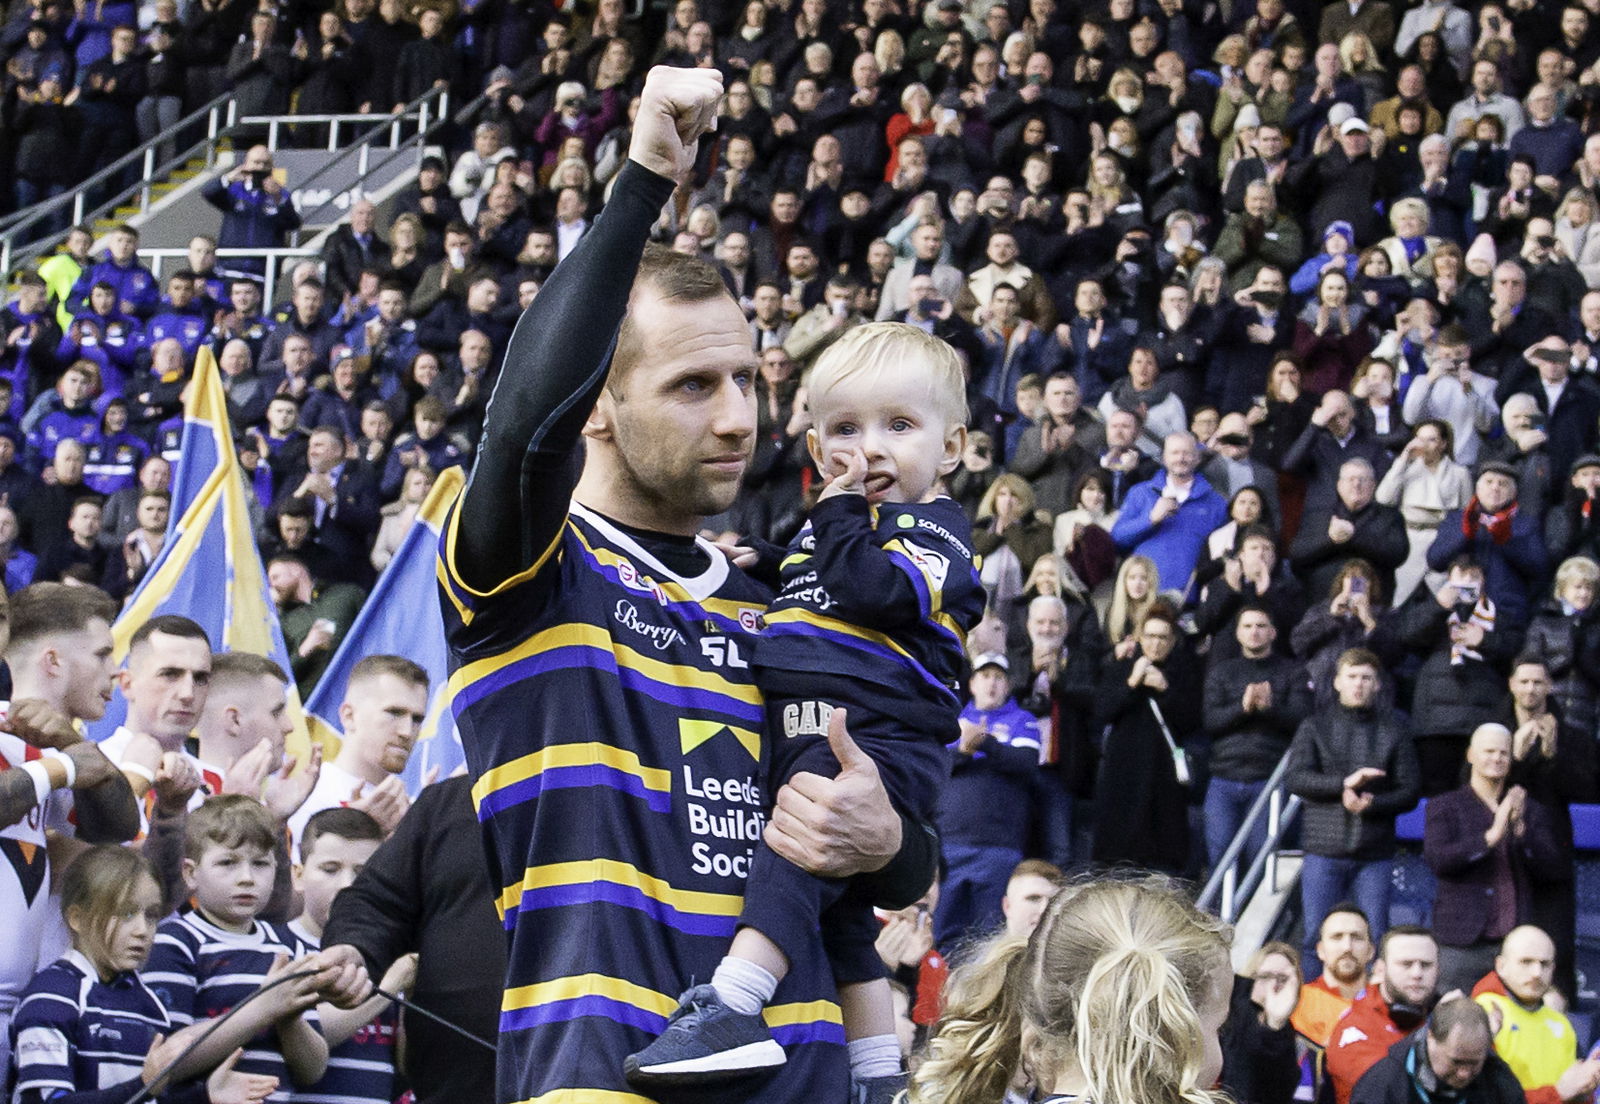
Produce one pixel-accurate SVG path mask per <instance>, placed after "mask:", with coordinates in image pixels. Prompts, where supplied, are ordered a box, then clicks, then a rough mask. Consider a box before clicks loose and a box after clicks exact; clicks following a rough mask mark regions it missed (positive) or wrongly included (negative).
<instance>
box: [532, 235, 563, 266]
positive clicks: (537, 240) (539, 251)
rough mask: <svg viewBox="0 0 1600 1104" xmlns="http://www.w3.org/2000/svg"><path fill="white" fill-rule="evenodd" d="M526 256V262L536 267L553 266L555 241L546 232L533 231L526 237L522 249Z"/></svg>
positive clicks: (552, 236) (554, 261)
mask: <svg viewBox="0 0 1600 1104" xmlns="http://www.w3.org/2000/svg"><path fill="white" fill-rule="evenodd" d="M524 249H525V252H526V253H527V254H528V262H529V263H530V264H536V265H553V264H555V263H556V239H555V237H554V235H552V234H550V233H549V232H548V231H535V232H533V233H531V234H529V235H528V240H527V243H526V245H525V247H524Z"/></svg>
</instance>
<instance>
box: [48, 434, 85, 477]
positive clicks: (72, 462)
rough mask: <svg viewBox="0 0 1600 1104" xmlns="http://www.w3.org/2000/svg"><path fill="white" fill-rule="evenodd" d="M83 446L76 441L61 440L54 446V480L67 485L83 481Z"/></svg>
mask: <svg viewBox="0 0 1600 1104" xmlns="http://www.w3.org/2000/svg"><path fill="white" fill-rule="evenodd" d="M83 463H84V452H83V446H82V445H81V444H79V443H78V442H77V441H62V442H61V443H60V444H58V445H57V446H56V456H55V464H54V467H55V469H56V482H58V483H66V484H69V485H72V484H77V483H81V482H83Z"/></svg>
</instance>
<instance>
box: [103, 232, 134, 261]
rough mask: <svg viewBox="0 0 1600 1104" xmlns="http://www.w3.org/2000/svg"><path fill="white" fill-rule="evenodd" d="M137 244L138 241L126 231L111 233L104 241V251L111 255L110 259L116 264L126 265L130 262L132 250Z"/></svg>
mask: <svg viewBox="0 0 1600 1104" xmlns="http://www.w3.org/2000/svg"><path fill="white" fill-rule="evenodd" d="M138 244H139V239H137V238H135V237H134V236H133V235H132V234H130V233H128V232H127V231H126V230H116V231H113V232H112V234H111V236H110V237H109V238H107V239H106V249H107V250H108V251H109V252H110V253H111V259H112V260H114V261H116V262H117V263H118V264H126V263H127V262H128V261H130V260H132V259H133V251H134V248H135V247H136V246H137V245H138Z"/></svg>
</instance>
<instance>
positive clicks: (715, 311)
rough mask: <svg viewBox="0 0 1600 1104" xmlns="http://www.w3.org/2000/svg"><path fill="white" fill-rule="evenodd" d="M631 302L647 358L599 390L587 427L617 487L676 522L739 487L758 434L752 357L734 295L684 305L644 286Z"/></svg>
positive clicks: (728, 500) (712, 506)
mask: <svg viewBox="0 0 1600 1104" xmlns="http://www.w3.org/2000/svg"><path fill="white" fill-rule="evenodd" d="M632 310H633V317H634V323H635V326H636V333H635V335H634V336H635V337H636V338H637V341H636V345H637V347H638V348H639V349H641V350H649V355H648V359H646V357H645V356H642V355H641V356H640V357H638V358H637V361H636V362H632V363H629V364H627V365H626V366H625V367H624V368H623V371H622V374H621V376H620V378H619V379H618V380H617V382H616V383H615V384H614V385H612V386H608V387H607V388H606V390H605V391H603V392H602V393H601V396H600V400H599V402H598V404H597V405H596V407H595V411H594V413H593V414H592V415H591V416H590V420H589V424H588V425H587V426H586V427H585V430H584V432H585V434H586V435H587V436H588V437H589V438H590V446H591V447H594V448H600V449H603V450H604V451H605V452H606V453H607V454H608V455H609V456H610V457H612V458H614V462H615V463H616V465H617V466H618V468H619V472H620V478H619V483H620V484H621V486H622V492H623V493H625V494H627V495H629V496H630V497H635V496H636V497H638V498H639V499H640V500H641V502H642V503H646V504H648V505H647V512H650V513H653V514H655V515H656V518H657V521H658V523H659V524H662V525H670V526H673V527H674V531H675V529H676V528H681V527H683V526H685V525H692V524H694V522H695V521H697V520H698V519H699V518H702V517H709V516H711V515H713V514H718V513H721V512H722V511H723V510H726V509H727V508H728V507H729V506H730V505H732V503H733V501H734V499H735V498H736V497H737V495H738V491H739V483H740V480H741V479H742V478H743V476H744V470H745V466H746V465H747V463H748V462H749V457H750V448H751V444H752V442H753V440H754V434H755V389H754V383H755V374H756V369H757V364H756V360H755V356H754V353H753V351H752V350H751V348H750V332H749V329H748V327H747V326H746V324H745V320H744V312H743V311H741V310H740V309H739V307H738V304H736V303H734V302H733V300H731V299H728V298H725V297H719V298H717V299H713V300H711V301H709V302H705V303H694V304H688V305H681V306H680V305H675V304H671V303H668V302H666V301H664V300H662V299H661V297H660V296H659V295H658V294H655V293H654V292H653V291H651V290H650V289H645V290H643V291H641V292H640V293H639V294H637V295H635V297H634V304H633V308H632ZM617 370H618V369H613V371H617Z"/></svg>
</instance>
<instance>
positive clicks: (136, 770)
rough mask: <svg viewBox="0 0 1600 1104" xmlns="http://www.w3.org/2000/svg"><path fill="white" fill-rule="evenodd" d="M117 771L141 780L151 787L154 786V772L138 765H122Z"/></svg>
mask: <svg viewBox="0 0 1600 1104" xmlns="http://www.w3.org/2000/svg"><path fill="white" fill-rule="evenodd" d="M117 769H118V770H120V771H121V772H122V773H123V774H131V775H133V776H135V777H136V778H142V779H144V780H145V781H146V782H148V783H150V785H152V786H154V785H155V784H156V774H155V771H153V770H150V769H149V768H148V767H144V766H141V765H140V764H138V763H123V764H122V765H121V766H120V767H118V768H117Z"/></svg>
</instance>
